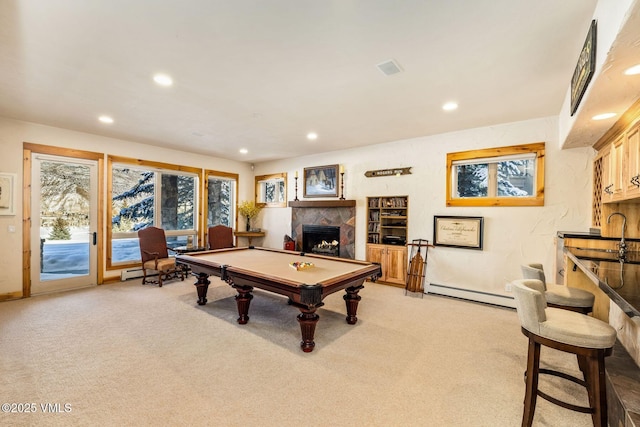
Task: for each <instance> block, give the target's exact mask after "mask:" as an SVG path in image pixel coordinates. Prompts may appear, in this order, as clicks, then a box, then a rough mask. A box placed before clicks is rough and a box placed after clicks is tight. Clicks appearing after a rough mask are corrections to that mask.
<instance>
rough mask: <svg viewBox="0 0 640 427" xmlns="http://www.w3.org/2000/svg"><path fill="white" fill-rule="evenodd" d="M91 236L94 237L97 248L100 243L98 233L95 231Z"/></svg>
mask: <svg viewBox="0 0 640 427" xmlns="http://www.w3.org/2000/svg"><path fill="white" fill-rule="evenodd" d="M91 234H92V235H93V246H95V245H96V244H97V243H98V233H97V232H95V231H94V232H93V233H91Z"/></svg>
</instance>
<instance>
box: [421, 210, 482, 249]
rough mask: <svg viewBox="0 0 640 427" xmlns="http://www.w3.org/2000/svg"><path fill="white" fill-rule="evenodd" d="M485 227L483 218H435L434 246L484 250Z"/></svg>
mask: <svg viewBox="0 0 640 427" xmlns="http://www.w3.org/2000/svg"><path fill="white" fill-rule="evenodd" d="M483 226H484V218H483V217H481V216H434V217H433V244H434V245H435V246H449V247H452V248H463V249H477V250H482V234H483Z"/></svg>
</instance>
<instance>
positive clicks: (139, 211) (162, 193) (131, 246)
mask: <svg viewBox="0 0 640 427" xmlns="http://www.w3.org/2000/svg"><path fill="white" fill-rule="evenodd" d="M108 170H109V174H110V176H109V186H110V188H109V190H110V191H109V193H110V195H111V227H108V228H107V237H108V242H109V243H108V248H107V253H108V256H107V268H112V269H116V268H123V267H126V266H129V265H135V264H137V263H139V262H140V247H139V245H138V230H140V229H143V228H145V227H149V226H155V227H159V228H162V229H164V230H165V233H166V236H167V245H168V246H169V247H175V246H182V245H185V244H186V243H187V240H188V238H189V237H191V238H192V239H194V240H195V237H196V236H197V234H198V227H197V224H198V222H197V218H198V202H197V201H198V199H199V193H200V192H199V179H198V176H199V172H200V170H199V169H194V168H184V167H181V166H175V165H168V164H161V163H155V162H145V161H139V160H134V159H127V158H119V157H109V169H108Z"/></svg>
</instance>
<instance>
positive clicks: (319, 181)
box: [304, 165, 338, 197]
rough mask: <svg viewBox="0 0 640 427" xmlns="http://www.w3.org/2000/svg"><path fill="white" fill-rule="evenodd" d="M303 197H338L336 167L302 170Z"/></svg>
mask: <svg viewBox="0 0 640 427" xmlns="http://www.w3.org/2000/svg"><path fill="white" fill-rule="evenodd" d="M304 197H338V165H330V166H315V167H312V168H304Z"/></svg>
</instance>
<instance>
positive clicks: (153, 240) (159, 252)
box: [138, 227, 184, 287]
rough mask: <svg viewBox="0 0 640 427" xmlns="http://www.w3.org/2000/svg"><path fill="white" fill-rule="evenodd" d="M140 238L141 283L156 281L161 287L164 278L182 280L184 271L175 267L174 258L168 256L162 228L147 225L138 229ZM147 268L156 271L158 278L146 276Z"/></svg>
mask: <svg viewBox="0 0 640 427" xmlns="http://www.w3.org/2000/svg"><path fill="white" fill-rule="evenodd" d="M138 239H140V257H141V258H142V274H143V278H142V284H143V285H144V284H146V283H157V284H158V285H159V286H160V287H162V282H163V281H164V280H168V279H173V278H176V279H177V278H178V276H180V280H184V271H183V270H182V269H181V268H177V266H176V259H175V258H169V250H170V249H171V248H169V247H167V238H166V237H165V234H164V230H163V229H162V228H157V227H147V228H143V229H142V230H140V231H138ZM147 270H155V271H157V272H158V280H151V279H149V278H147Z"/></svg>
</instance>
